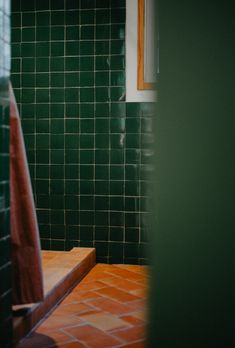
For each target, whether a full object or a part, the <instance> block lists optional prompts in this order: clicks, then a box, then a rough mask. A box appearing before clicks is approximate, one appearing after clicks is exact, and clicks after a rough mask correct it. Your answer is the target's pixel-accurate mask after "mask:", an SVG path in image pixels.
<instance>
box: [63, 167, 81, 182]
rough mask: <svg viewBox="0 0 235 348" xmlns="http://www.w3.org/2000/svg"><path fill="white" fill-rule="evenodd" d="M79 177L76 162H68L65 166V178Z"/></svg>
mask: <svg viewBox="0 0 235 348" xmlns="http://www.w3.org/2000/svg"><path fill="white" fill-rule="evenodd" d="M78 178H79V167H78V165H77V164H76V165H75V164H66V166H65V179H66V180H68V179H78Z"/></svg>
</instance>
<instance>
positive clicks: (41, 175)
mask: <svg viewBox="0 0 235 348" xmlns="http://www.w3.org/2000/svg"><path fill="white" fill-rule="evenodd" d="M36 178H38V179H47V178H49V166H47V165H43V164H42V165H41V164H38V165H37V167H36Z"/></svg>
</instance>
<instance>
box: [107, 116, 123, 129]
mask: <svg viewBox="0 0 235 348" xmlns="http://www.w3.org/2000/svg"><path fill="white" fill-rule="evenodd" d="M125 123H126V119H125V118H124V117H120V118H111V120H110V130H111V133H121V132H124V131H125Z"/></svg>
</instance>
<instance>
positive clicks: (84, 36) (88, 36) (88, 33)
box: [80, 25, 95, 40]
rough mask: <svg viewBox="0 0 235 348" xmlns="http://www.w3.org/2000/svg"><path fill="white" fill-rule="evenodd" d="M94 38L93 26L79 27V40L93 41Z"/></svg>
mask: <svg viewBox="0 0 235 348" xmlns="http://www.w3.org/2000/svg"><path fill="white" fill-rule="evenodd" d="M94 38H95V27H94V25H91V26H90V25H85V26H81V33H80V39H81V40H94Z"/></svg>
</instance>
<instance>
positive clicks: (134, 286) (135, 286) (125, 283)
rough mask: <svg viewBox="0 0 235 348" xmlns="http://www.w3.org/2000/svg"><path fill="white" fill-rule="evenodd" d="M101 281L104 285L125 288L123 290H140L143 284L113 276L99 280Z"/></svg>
mask: <svg viewBox="0 0 235 348" xmlns="http://www.w3.org/2000/svg"><path fill="white" fill-rule="evenodd" d="M101 282H103V283H104V284H106V285H109V286H110V285H111V286H114V287H117V288H119V289H125V291H127V290H141V289H142V288H143V286H142V285H141V284H139V283H136V282H133V281H129V280H127V279H122V278H121V279H120V278H113V279H108V280H106V279H104V280H101Z"/></svg>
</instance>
